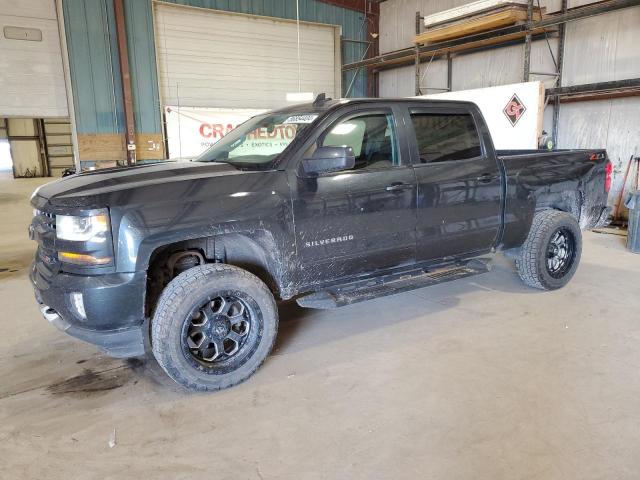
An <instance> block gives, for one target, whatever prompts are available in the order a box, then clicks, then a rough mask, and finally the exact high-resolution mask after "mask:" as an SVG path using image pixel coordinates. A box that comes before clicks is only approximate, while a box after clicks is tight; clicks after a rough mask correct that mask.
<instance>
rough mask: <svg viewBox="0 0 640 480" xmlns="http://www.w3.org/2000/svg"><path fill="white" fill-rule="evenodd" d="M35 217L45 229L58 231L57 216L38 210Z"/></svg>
mask: <svg viewBox="0 0 640 480" xmlns="http://www.w3.org/2000/svg"><path fill="white" fill-rule="evenodd" d="M35 216H36V217H38V219H39V220H40V222H41V223H42V225H43V226H44V227H46V228H47V229H49V230H55V229H56V216H55V214H53V213H49V212H45V211H44V210H36V211H35Z"/></svg>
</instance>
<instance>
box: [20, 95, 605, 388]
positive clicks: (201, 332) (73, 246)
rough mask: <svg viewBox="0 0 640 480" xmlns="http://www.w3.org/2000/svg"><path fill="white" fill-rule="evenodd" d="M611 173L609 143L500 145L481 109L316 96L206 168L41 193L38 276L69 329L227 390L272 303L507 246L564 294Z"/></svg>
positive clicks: (72, 179) (114, 174) (372, 290)
mask: <svg viewBox="0 0 640 480" xmlns="http://www.w3.org/2000/svg"><path fill="white" fill-rule="evenodd" d="M610 183H611V164H610V163H609V162H608V159H607V155H606V152H605V151H604V150H567V151H542V150H531V151H496V150H495V149H494V147H493V143H492V141H491V136H490V135H489V131H488V129H487V126H486V124H485V122H484V120H483V118H482V115H481V113H480V111H479V110H478V108H477V107H476V106H475V105H474V104H471V103H466V102H450V101H428V100H420V99H402V100H382V99H358V100H325V99H322V98H318V99H317V100H316V101H315V102H314V103H313V104H305V105H298V106H295V107H290V108H285V109H282V110H278V111H273V112H269V113H265V114H262V115H258V116H256V117H253V118H252V119H250V120H248V121H247V122H246V123H244V124H242V125H240V126H239V127H237V128H236V129H235V130H233V131H232V132H231V133H229V134H228V135H227V136H225V137H224V138H223V139H222V140H220V141H219V142H218V143H216V144H215V145H214V146H213V147H211V148H210V149H209V150H207V151H206V152H205V153H203V154H202V155H201V156H200V157H199V158H196V159H194V160H193V161H183V162H162V163H157V164H150V165H138V166H135V167H130V168H116V169H110V170H101V171H94V172H89V173H82V174H78V175H72V176H69V177H66V178H63V179H60V180H57V181H54V182H51V183H49V184H46V185H44V186H42V187H41V188H39V189H38V190H37V191H36V192H34V194H33V197H32V200H31V202H32V204H33V207H34V208H35V211H34V218H33V222H32V223H31V226H30V235H31V238H33V239H34V240H36V241H37V243H38V250H37V253H36V257H35V261H34V263H33V266H32V269H31V272H30V278H31V281H32V283H33V286H34V288H35V293H36V299H37V301H38V303H39V304H40V306H41V310H42V313H43V314H44V316H45V317H46V318H47V319H48V320H49V321H50V322H51V323H53V324H54V325H56V326H57V327H58V328H60V329H61V330H63V331H66V332H67V333H68V334H70V335H72V336H74V337H77V338H80V339H82V340H85V341H88V342H91V343H93V344H95V345H97V346H98V347H100V348H101V349H103V350H104V351H106V352H107V353H109V354H110V355H112V356H119V357H129V356H138V355H143V354H144V353H145V351H149V350H151V351H152V352H153V355H154V356H155V358H156V359H157V361H158V363H159V364H160V366H161V367H162V368H163V369H164V370H165V371H166V373H167V374H169V375H170V376H171V377H172V378H173V379H174V380H175V381H177V382H178V383H180V384H182V385H183V386H185V387H187V388H189V389H193V390H217V389H221V388H225V387H229V386H231V385H234V384H236V383H238V382H241V381H243V380H245V379H246V378H248V377H249V376H250V375H251V374H252V373H253V372H254V371H255V370H256V369H257V368H258V367H259V366H260V364H261V363H262V362H263V361H264V360H265V358H266V356H267V355H268V353H269V351H270V350H271V348H272V345H273V342H274V339H275V336H276V331H277V327H278V310H277V304H276V300H287V299H291V298H294V297H295V298H296V299H297V302H298V303H299V304H300V305H302V306H305V307H311V308H331V307H337V306H342V305H347V304H351V303H354V302H357V301H361V300H367V299H371V298H377V297H381V296H384V295H388V294H392V293H397V292H401V291H406V290H410V289H414V288H420V287H424V286H428V285H433V284H436V283H440V282H444V281H449V280H455V279H458V278H462V277H466V276H469V275H475V274H479V273H483V272H486V271H488V269H489V265H490V263H489V261H488V259H487V258H480V257H481V256H486V255H488V254H490V253H493V252H495V251H496V250H503V251H505V252H507V254H509V255H511V256H512V257H514V258H515V261H516V265H517V269H518V272H519V273H520V277H521V278H522V280H523V281H524V282H525V283H526V284H528V285H530V286H532V287H536V288H540V289H545V290H551V289H556V288H559V287H562V286H563V285H565V284H566V283H567V282H568V281H569V279H570V278H571V277H572V275H573V274H574V272H575V271H576V268H577V266H578V262H579V260H580V253H581V228H582V229H588V228H593V227H595V226H597V225H600V224H602V223H604V222H605V221H606V218H607V207H606V205H607V192H608V190H609V186H610Z"/></svg>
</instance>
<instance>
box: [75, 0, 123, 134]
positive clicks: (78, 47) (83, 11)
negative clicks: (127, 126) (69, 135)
mask: <svg viewBox="0 0 640 480" xmlns="http://www.w3.org/2000/svg"><path fill="white" fill-rule="evenodd" d="M63 12H64V20H65V30H66V34H67V49H68V53H69V62H70V69H71V83H72V85H73V103H74V105H75V110H76V129H77V130H78V133H113V132H122V131H123V125H124V113H123V107H122V93H121V92H122V91H121V88H120V85H121V77H120V68H119V66H118V45H117V42H116V36H115V31H116V24H115V16H114V13H113V3H112V2H111V1H110V0H94V1H91V2H85V1H84V0H65V1H64V2H63Z"/></svg>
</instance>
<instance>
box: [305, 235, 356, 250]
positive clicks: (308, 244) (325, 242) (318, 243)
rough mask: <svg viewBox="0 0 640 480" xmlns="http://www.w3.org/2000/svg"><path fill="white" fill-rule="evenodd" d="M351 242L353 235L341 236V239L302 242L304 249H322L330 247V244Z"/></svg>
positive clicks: (332, 238)
mask: <svg viewBox="0 0 640 480" xmlns="http://www.w3.org/2000/svg"><path fill="white" fill-rule="evenodd" d="M351 240H353V235H343V236H341V237H331V238H324V239H322V240H312V241H310V242H304V246H305V247H322V246H324V245H330V244H332V243H342V242H349V241H351Z"/></svg>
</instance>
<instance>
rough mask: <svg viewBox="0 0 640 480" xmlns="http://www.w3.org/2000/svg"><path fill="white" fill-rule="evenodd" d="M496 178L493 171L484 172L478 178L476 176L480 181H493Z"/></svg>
mask: <svg viewBox="0 0 640 480" xmlns="http://www.w3.org/2000/svg"><path fill="white" fill-rule="evenodd" d="M495 178H496V177H495V175H492V174H491V173H483V174H482V175H480V176H479V177H478V178H476V181H478V182H480V183H491V182H493V180H494V179H495Z"/></svg>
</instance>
